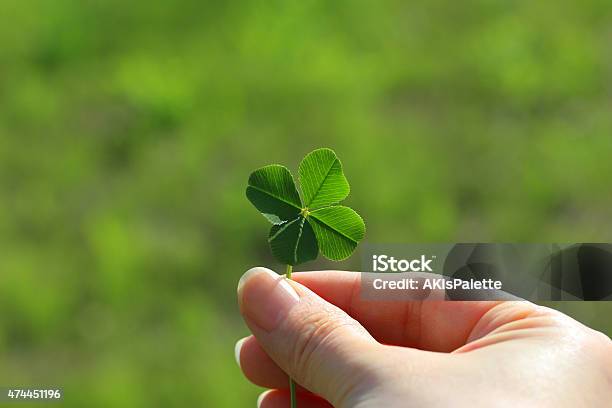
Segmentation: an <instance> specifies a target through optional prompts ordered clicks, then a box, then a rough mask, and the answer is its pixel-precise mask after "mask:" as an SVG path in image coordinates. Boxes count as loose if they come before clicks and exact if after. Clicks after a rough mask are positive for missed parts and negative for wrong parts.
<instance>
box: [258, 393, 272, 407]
mask: <svg viewBox="0 0 612 408" xmlns="http://www.w3.org/2000/svg"><path fill="white" fill-rule="evenodd" d="M271 392H272V390H268V391H264V392H262V393H261V394H259V397H257V408H261V404H262V403H263V401H264V400H265V399H266V395H268V394H270V393H271Z"/></svg>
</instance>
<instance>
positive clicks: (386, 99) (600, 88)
mask: <svg viewBox="0 0 612 408" xmlns="http://www.w3.org/2000/svg"><path fill="white" fill-rule="evenodd" d="M611 23H612V3H610V2H607V1H599V0H585V1H581V2H574V1H554V2H553V1H544V2H531V1H518V2H503V1H482V0H481V1H478V0H473V1H467V2H465V1H464V2H456V1H450V0H434V1H415V2H401V1H378V2H367V1H337V2H329V1H320V0H306V1H284V2H282V1H270V2H257V1H236V2H222V1H195V0H175V1H172V2H162V1H147V2H140V1H132V2H125V1H117V0H108V1H83V2H78V1H70V0H54V1H50V0H40V1H31V2H23V1H16V0H3V1H1V2H0V361H1V362H0V385H2V386H12V385H15V386H17V385H55V386H60V387H63V388H64V391H65V401H64V404H63V406H67V407H82V406H87V407H91V408H95V407H134V408H138V407H166V406H185V407H186V406H202V407H237V406H251V405H253V404H254V401H255V398H256V396H257V394H258V393H259V391H260V390H259V389H257V387H255V386H252V385H249V384H248V383H247V382H246V380H244V379H243V378H242V377H241V374H240V371H239V369H238V367H237V366H236V364H235V363H234V356H233V344H234V341H235V340H237V339H238V338H239V337H241V336H243V335H246V334H247V331H246V329H245V327H244V325H243V324H242V322H241V319H240V318H239V315H238V310H237V306H236V301H235V286H236V283H237V280H238V278H239V277H240V275H241V274H242V273H243V272H244V271H245V270H246V269H248V268H249V267H251V266H254V265H260V264H263V265H268V266H272V267H275V268H278V267H279V265H277V264H275V263H274V260H273V258H272V257H271V255H270V253H269V250H268V248H267V244H266V236H267V231H268V225H267V222H266V221H265V220H264V219H263V217H261V215H259V214H258V213H257V212H256V211H255V210H254V209H253V208H252V207H251V205H250V204H249V202H248V201H247V200H246V198H245V196H244V189H245V187H246V181H247V177H248V175H249V174H250V172H251V171H252V170H253V169H255V168H257V167H260V166H262V165H265V164H268V163H273V162H276V163H283V164H289V166H290V168H291V169H292V171H293V172H294V174H295V172H296V171H297V164H298V163H299V160H300V159H301V158H302V157H303V156H304V154H305V153H307V152H309V151H311V150H313V149H314V148H317V147H321V146H328V147H331V148H333V149H334V150H335V151H336V152H337V153H338V155H339V157H340V158H341V159H342V160H343V164H344V170H345V173H346V175H347V177H348V178H349V180H350V182H351V185H352V187H353V189H352V190H353V191H352V193H351V195H350V196H349V198H348V200H347V201H346V203H347V205H350V206H351V207H353V208H355V209H357V210H358V211H359V213H360V214H362V215H363V217H364V219H365V220H366V223H367V225H368V232H367V236H366V239H367V240H370V241H372V242H428V241H432V242H435V241H438V242H452V241H463V242H469V241H478V242H487V241H493V242H495V241H497V242H512V241H516V242H575V241H585V242H588V241H609V240H610V231H611V227H612V219H611V210H610V209H611V208H612V196H611V194H610V192H611V189H610V175H611V174H612V160H610V155H611V153H612V137H611V135H612V115H611V114H610V112H611V111H612V100H611V99H610V88H611V85H612V53H610V52H609V51H610V47H609V45H610V38H612V37H611V34H612V32H611V31H610V27H611ZM292 164H293V165H292ZM303 267H304V269H316V268H330V267H332V268H347V269H348V268H352V269H357V268H359V261H358V257H353V258H351V259H349V260H348V261H346V262H343V263H340V264H333V263H331V262H326V261H324V260H321V259H320V260H319V261H317V262H313V263H309V264H306V265H304V266H303ZM555 306H557V307H558V308H560V309H561V310H563V311H565V312H567V313H570V314H572V315H574V316H577V317H578V318H580V319H581V320H582V321H584V322H586V323H587V324H590V325H592V326H594V327H596V328H598V329H599V330H602V331H604V332H606V333H607V334H610V333H611V332H612V323H611V322H610V319H609V317H606V316H609V315H610V313H611V312H612V308H611V307H610V304H606V303H600V304H591V303H572V304H555ZM19 406H26V405H24V404H20V405H19Z"/></svg>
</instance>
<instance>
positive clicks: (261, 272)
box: [238, 267, 379, 406]
mask: <svg viewBox="0 0 612 408" xmlns="http://www.w3.org/2000/svg"><path fill="white" fill-rule="evenodd" d="M238 302H239V304H240V311H241V313H242V315H243V317H244V320H245V321H246V323H247V325H248V326H249V328H250V329H251V331H252V332H253V334H254V335H255V337H256V338H257V341H258V342H259V344H260V345H261V346H262V348H263V349H264V350H265V351H266V352H267V353H268V355H269V356H270V357H271V358H272V359H273V360H274V361H275V362H276V364H278V366H279V367H281V368H282V369H283V370H284V371H285V372H287V374H289V375H290V376H291V377H292V378H293V379H295V381H296V382H297V383H299V384H300V385H301V386H303V387H305V388H307V389H308V390H310V391H312V392H315V393H317V394H319V395H321V396H323V397H324V398H325V399H327V400H328V401H330V402H331V403H332V404H334V405H335V406H340V405H344V404H343V403H344V402H346V400H347V399H348V398H350V395H351V394H353V392H354V391H355V390H356V389H358V388H360V387H361V386H367V383H368V382H370V381H372V380H373V373H372V370H371V362H372V361H375V360H374V359H373V356H372V354H373V353H375V352H376V350H377V349H378V348H379V344H378V343H377V342H376V341H375V340H374V339H373V338H372V336H370V334H369V333H368V332H367V331H366V330H365V329H364V328H363V327H362V326H361V325H360V324H359V323H358V322H357V321H355V320H354V319H353V318H351V317H350V316H349V315H347V314H346V313H345V312H344V311H343V310H341V309H339V308H337V307H336V306H334V305H332V304H331V303H328V302H326V301H325V300H323V299H322V298H320V297H319V296H318V295H317V294H315V293H314V292H312V291H311V290H309V289H308V288H306V287H305V286H302V285H300V284H299V283H297V282H294V281H290V280H288V279H286V278H285V277H284V276H281V275H278V274H276V273H274V272H272V271H271V270H269V269H266V268H261V267H258V268H253V269H250V270H249V271H247V272H246V273H245V274H244V275H243V276H242V278H241V279H240V282H239V283H238Z"/></svg>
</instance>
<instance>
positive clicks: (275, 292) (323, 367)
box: [236, 268, 612, 408]
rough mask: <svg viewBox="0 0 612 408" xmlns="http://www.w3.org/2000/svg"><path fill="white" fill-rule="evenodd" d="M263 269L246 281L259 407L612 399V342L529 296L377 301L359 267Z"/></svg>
mask: <svg viewBox="0 0 612 408" xmlns="http://www.w3.org/2000/svg"><path fill="white" fill-rule="evenodd" d="M293 278H294V280H293V281H288V280H286V279H285V278H284V277H282V276H279V275H276V274H275V273H274V272H272V271H270V270H267V269H265V268H253V269H251V270H249V271H248V272H247V273H246V274H245V275H244V276H243V278H242V279H241V282H240V284H239V288H238V302H239V305H240V310H241V313H242V315H243V316H244V319H245V322H246V323H247V325H248V326H249V328H250V330H251V332H252V333H253V335H252V336H249V337H247V338H245V339H243V340H241V341H239V343H238V345H237V349H236V355H237V359H238V361H239V364H240V367H241V369H242V371H243V373H244V375H245V376H246V377H247V378H248V379H249V380H250V381H251V382H253V383H254V384H257V385H259V386H262V387H266V388H268V389H270V390H269V391H266V392H264V393H263V394H262V395H261V396H260V398H259V401H258V404H259V405H258V406H259V407H262V408H277V407H278V408H280V407H283V408H284V407H288V406H289V394H288V389H287V388H288V376H287V374H285V373H289V374H290V375H291V377H292V378H293V379H295V381H296V382H297V383H298V384H299V386H298V407H300V408H308V407H330V406H334V407H340V408H343V407H358V408H366V407H391V408H393V407H449V406H453V407H474V406H477V407H479V406H483V407H490V406H496V407H506V406H508V407H514V408H515V407H600V406H608V405H607V404H609V403H610V401H611V400H612V341H611V340H610V339H609V338H608V337H607V336H605V335H604V334H602V333H600V332H597V331H595V330H592V329H590V328H588V327H586V326H584V325H582V324H581V323H579V322H577V321H575V320H573V319H571V318H570V317H568V316H566V315H564V314H562V313H560V312H557V311H555V310H552V309H549V308H545V307H541V306H537V305H535V304H532V303H530V302H526V301H505V302H491V301H482V302H479V301H474V302H459V301H454V302H452V301H406V302H401V301H395V302H372V301H365V300H363V299H361V298H360V296H359V288H360V286H359V285H360V274H358V273H353V272H341V271H319V272H307V273H294V274H293Z"/></svg>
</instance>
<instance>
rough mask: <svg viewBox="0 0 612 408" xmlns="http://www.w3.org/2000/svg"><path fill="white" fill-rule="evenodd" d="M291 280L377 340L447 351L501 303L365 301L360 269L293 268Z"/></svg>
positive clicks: (458, 345) (455, 345)
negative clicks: (349, 270) (343, 313)
mask: <svg viewBox="0 0 612 408" xmlns="http://www.w3.org/2000/svg"><path fill="white" fill-rule="evenodd" d="M292 279H294V280H296V281H297V282H299V283H301V284H303V285H305V286H307V287H308V288H309V289H311V290H312V291H314V292H315V293H317V294H318V295H319V296H321V297H322V298H323V299H325V300H326V301H328V302H330V303H332V304H334V305H336V306H337V307H339V308H341V309H343V310H344V311H346V312H347V313H348V314H349V315H350V316H351V317H353V318H354V319H355V320H357V321H359V322H360V323H361V324H362V325H363V326H364V327H365V328H366V329H367V330H368V331H369V332H370V334H371V335H372V336H373V337H374V338H375V339H376V340H378V341H379V342H381V343H385V344H391V345H397V346H405V347H414V348H418V349H421V350H429V351H440V352H450V351H453V350H455V349H457V348H459V347H461V346H463V345H465V344H466V343H467V341H468V339H469V337H470V334H471V332H472V330H473V329H474V327H475V326H476V324H477V323H478V321H479V320H480V319H481V318H482V317H483V316H484V315H485V314H486V313H487V312H488V311H490V310H491V309H493V308H494V307H495V306H496V305H498V304H500V303H502V302H501V301H446V300H411V301H374V300H365V299H363V298H362V297H361V296H360V291H361V273H358V272H346V271H313V272H294V273H293V275H292ZM526 303H527V302H526Z"/></svg>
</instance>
